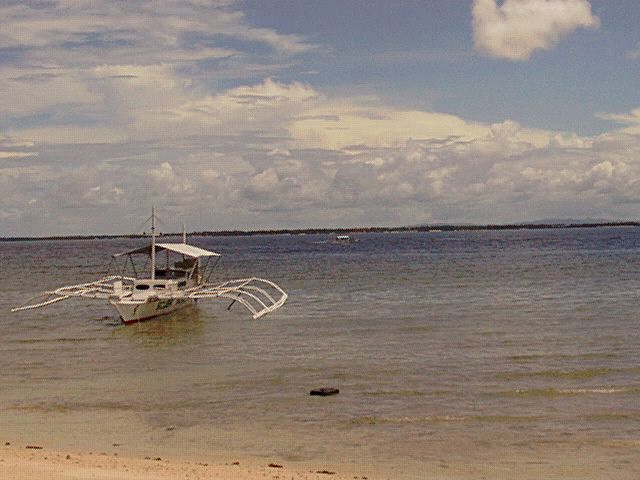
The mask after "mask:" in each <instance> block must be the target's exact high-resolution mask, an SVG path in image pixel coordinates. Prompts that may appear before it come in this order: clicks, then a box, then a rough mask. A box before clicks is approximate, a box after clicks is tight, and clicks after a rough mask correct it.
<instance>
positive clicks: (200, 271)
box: [11, 210, 287, 324]
mask: <svg viewBox="0 0 640 480" xmlns="http://www.w3.org/2000/svg"><path fill="white" fill-rule="evenodd" d="M161 252H164V253H165V254H166V261H165V262H162V263H164V265H159V262H158V261H157V254H158V253H161ZM135 256H143V257H147V261H146V263H145V266H142V267H141V274H142V275H141V276H139V275H138V268H140V266H136V263H135V262H134V257H135ZM219 257H220V254H219V253H216V252H211V251H209V250H204V249H202V248H199V247H196V246H193V245H188V244H187V241H186V233H183V240H182V243H156V229H155V214H154V212H153V210H152V212H151V244H150V245H147V246H145V247H141V248H135V249H133V250H129V251H126V252H122V253H116V254H115V255H113V260H112V265H113V264H115V267H117V270H118V271H119V273H118V274H117V275H109V276H106V277H103V278H101V279H99V280H96V281H93V282H89V283H82V284H78V285H69V286H65V287H60V288H57V289H55V290H52V291H49V292H44V293H42V294H40V295H38V296H36V297H33V298H31V299H30V300H28V301H27V302H26V303H27V304H23V305H21V306H19V307H16V308H13V309H12V310H11V311H12V312H19V311H22V310H31V309H34V308H41V307H46V306H47V305H51V304H53V303H57V302H61V301H63V300H67V299H68V298H71V297H82V298H89V299H97V300H107V301H108V302H109V303H110V304H111V305H113V306H114V308H115V309H116V310H117V311H118V313H119V314H120V318H121V319H122V322H123V323H125V324H130V323H136V322H140V321H143V320H148V319H150V318H153V317H157V316H160V315H165V314H168V313H171V312H175V311H176V310H180V309H182V308H185V307H188V306H192V305H195V303H196V301H197V300H200V299H209V298H227V299H230V300H231V304H230V305H229V307H228V308H231V306H232V305H233V304H234V303H236V302H238V303H240V304H241V305H243V306H244V307H246V308H247V309H248V310H249V312H251V314H252V316H253V318H254V319H256V318H260V317H262V316H263V315H266V314H267V313H270V312H273V311H274V310H276V309H278V308H280V307H281V306H282V305H283V304H284V302H285V301H286V300H287V294H286V293H285V292H284V290H282V289H281V288H280V287H279V286H278V285H276V284H275V283H273V282H272V281H270V280H265V279H262V278H256V277H249V278H242V279H237V280H228V281H226V282H223V283H220V284H211V283H208V281H209V278H210V277H211V274H212V272H213V269H214V268H215V266H216V263H217V259H219ZM213 258H215V259H216V260H215V261H214V262H211V259H213ZM119 259H124V261H120V262H118V260H119ZM149 259H150V262H149ZM204 259H206V260H204ZM210 263H213V264H212V265H210ZM149 264H150V268H145V267H146V266H147V265H149ZM148 270H150V272H149V273H146V272H147V271H148ZM130 271H132V272H131V273H132V274H133V276H125V272H126V273H128V272H130ZM145 275H147V276H145Z"/></svg>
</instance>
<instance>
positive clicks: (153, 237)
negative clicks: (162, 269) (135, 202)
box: [151, 206, 156, 280]
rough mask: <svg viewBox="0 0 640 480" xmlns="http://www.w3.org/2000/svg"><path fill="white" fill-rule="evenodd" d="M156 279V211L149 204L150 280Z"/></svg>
mask: <svg viewBox="0 0 640 480" xmlns="http://www.w3.org/2000/svg"><path fill="white" fill-rule="evenodd" d="M155 279H156V211H155V206H151V280H155Z"/></svg>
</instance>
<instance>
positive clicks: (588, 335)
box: [0, 228, 640, 478]
mask: <svg viewBox="0 0 640 480" xmlns="http://www.w3.org/2000/svg"><path fill="white" fill-rule="evenodd" d="M357 237H358V240H359V242H357V243H353V244H349V245H338V244H335V243H333V242H332V241H331V238H329V237H327V236H319V235H306V236H304V235H300V236H284V235H283V236H255V237H223V238H216V237H206V238H205V237H202V238H198V237H194V238H192V239H190V242H191V243H193V244H195V245H198V246H201V247H203V248H207V249H213V250H216V251H218V252H220V253H222V254H223V255H224V256H223V260H222V262H221V264H220V266H219V268H218V270H217V278H218V279H220V280H224V279H228V278H234V277H243V276H247V275H256V276H261V277H264V278H269V279H272V280H274V281H276V282H277V283H279V284H280V285H281V286H282V287H283V288H284V289H285V290H286V291H287V292H288V293H289V295H290V297H289V301H288V302H287V303H286V305H285V306H284V307H283V308H282V309H281V310H279V311H278V312H276V313H274V314H271V315H268V316H266V317H264V318H262V319H260V320H257V321H254V320H251V318H250V316H249V315H248V314H247V313H246V312H245V311H244V310H243V309H242V307H241V306H240V305H235V306H234V307H233V308H232V309H231V310H230V311H227V309H226V307H227V305H228V303H227V302H217V301H213V302H210V303H208V302H200V304H199V308H197V309H194V310H190V311H186V312H182V313H179V314H176V315H173V316H169V317H166V318H164V319H160V320H155V321H150V322H146V323H143V324H139V325H134V326H122V325H120V324H119V320H118V318H117V316H116V314H115V311H113V310H112V309H111V307H110V306H109V305H108V304H105V303H101V302H99V301H98V302H92V301H81V300H77V299H72V300H68V301H66V302H63V303H60V304H57V305H54V306H51V307H49V308H47V309H45V310H36V311H30V312H24V313H21V314H10V313H8V310H9V308H10V307H11V306H12V305H15V304H18V303H20V302H21V301H22V300H25V299H26V298H28V297H29V296H31V295H32V294H35V293H37V292H39V291H42V290H45V289H49V288H52V287H55V286H59V285H64V284H69V283H80V282H84V281H90V280H92V279H94V278H96V277H97V276H99V275H100V274H102V273H104V271H105V268H104V267H105V266H106V265H108V263H109V261H110V255H111V254H112V253H115V252H118V251H122V250H126V249H128V248H131V247H134V246H137V245H139V244H140V241H135V240H108V241H104V240H96V241H59V242H49V241H38V242H5V243H0V265H2V275H1V276H0V291H1V292H2V295H1V296H0V310H1V311H2V312H3V313H1V314H0V319H1V320H0V321H1V325H0V331H1V332H2V333H1V334H0V338H1V341H0V385H1V389H0V441H11V442H16V443H19V442H25V443H27V442H29V443H37V442H41V443H44V444H46V445H47V446H48V447H50V448H76V449H85V450H93V451H95V452H98V451H101V452H104V453H109V454H111V453H112V452H120V454H141V455H143V454H145V455H155V454H165V455H174V456H179V457H184V458H194V459H197V458H200V459H206V458H211V456H212V455H218V456H219V457H220V458H222V459H227V460H232V459H233V455H239V456H242V455H244V456H245V457H252V458H256V459H258V460H259V459H261V458H264V459H265V461H266V460H267V459H269V460H270V461H271V460H279V461H281V462H289V463H294V464H295V463H300V464H305V465H307V464H309V465H319V466H324V465H333V466H336V465H337V466H338V468H340V467H341V466H342V468H346V467H347V466H352V467H353V471H354V472H355V471H362V472H376V471H378V472H383V474H384V475H386V476H387V477H389V478H421V466H423V465H427V464H432V463H433V462H436V463H437V462H440V463H442V464H443V466H446V463H447V462H449V461H455V459H464V458H472V459H475V461H478V462H482V461H483V459H485V460H486V461H487V462H489V461H496V459H499V458H509V457H513V458H514V459H516V460H517V459H519V458H521V459H528V460H531V459H532V458H533V459H535V458H543V459H546V460H549V459H550V458H551V457H550V456H551V455H552V453H553V452H560V453H561V454H562V455H564V456H565V460H566V458H568V457H571V455H573V454H574V453H576V454H577V452H580V451H583V452H587V453H588V452H590V451H592V450H593V449H596V450H593V451H597V452H601V453H602V452H604V454H603V458H605V459H606V458H608V457H609V454H608V453H607V452H610V458H612V459H614V458H618V457H617V456H616V455H617V454H616V451H615V448H614V447H615V446H616V445H617V446H626V447H630V448H631V450H629V449H628V448H627V450H624V455H626V456H625V457H624V458H625V460H624V462H627V463H626V465H627V467H626V468H627V470H626V472H627V473H629V472H630V471H631V469H633V468H637V466H638V464H640V456H636V457H635V460H637V461H638V462H637V463H636V464H635V467H634V466H633V462H634V455H636V454H637V453H638V452H640V450H639V449H638V445H640V321H639V316H640V315H639V312H638V307H639V306H640V295H639V293H638V292H640V229H637V228H598V229H591V228H589V229H571V230H570V229H563V230H539V231H530V230H520V231H505V232H492V231H488V232H440V233H438V232H431V233H411V234H366V235H365V234H362V235H357ZM320 386H331V387H337V388H339V389H340V394H339V395H337V396H334V397H326V398H319V397H311V396H309V390H310V389H312V388H314V387H320ZM599 448H600V449H601V450H597V449H599ZM585 449H586V450H585ZM589 449H592V450H589ZM602 449H604V450H602ZM607 449H609V450H607ZM611 449H614V450H611ZM634 449H635V450H634ZM618 460H620V459H619V458H618ZM429 462H431V463H429ZM620 462H622V463H621V465H623V466H622V467H621V468H622V470H621V471H622V472H624V471H625V467H624V465H625V464H624V462H623V461H622V460H620ZM605 466H606V465H605ZM612 468H613V467H612ZM376 469H377V470H376ZM634 471H636V472H637V470H634ZM636 478H637V477H636Z"/></svg>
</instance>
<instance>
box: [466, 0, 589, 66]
mask: <svg viewBox="0 0 640 480" xmlns="http://www.w3.org/2000/svg"><path fill="white" fill-rule="evenodd" d="M599 25H600V20H599V19H598V17H596V16H594V15H593V14H592V13H591V5H590V4H589V2H588V1H587V0H505V1H504V3H502V5H500V6H499V5H498V4H497V2H496V0H474V3H473V35H474V42H475V48H476V50H478V51H479V52H481V53H483V54H485V55H488V56H491V57H496V58H504V59H508V60H526V59H528V58H529V57H530V56H531V54H532V53H533V52H534V51H535V50H549V49H551V48H553V47H554V46H555V45H556V44H557V43H558V42H559V41H560V39H561V38H562V37H564V36H566V35H568V34H569V33H571V32H573V31H574V30H576V29H578V28H598V27H599Z"/></svg>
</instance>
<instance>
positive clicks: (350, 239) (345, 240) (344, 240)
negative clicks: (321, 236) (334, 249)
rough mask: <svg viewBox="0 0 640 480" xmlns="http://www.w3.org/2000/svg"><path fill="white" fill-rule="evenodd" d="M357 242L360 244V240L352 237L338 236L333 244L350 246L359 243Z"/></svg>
mask: <svg viewBox="0 0 640 480" xmlns="http://www.w3.org/2000/svg"><path fill="white" fill-rule="evenodd" d="M357 242H358V239H357V238H355V237H352V236H350V235H336V237H335V238H334V239H333V243H342V244H348V243H357Z"/></svg>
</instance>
